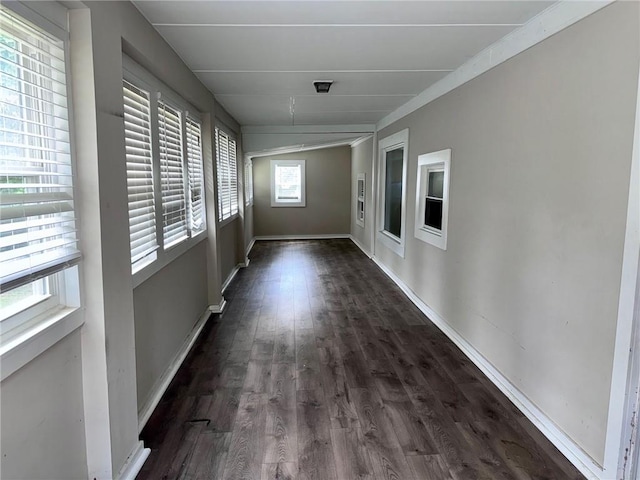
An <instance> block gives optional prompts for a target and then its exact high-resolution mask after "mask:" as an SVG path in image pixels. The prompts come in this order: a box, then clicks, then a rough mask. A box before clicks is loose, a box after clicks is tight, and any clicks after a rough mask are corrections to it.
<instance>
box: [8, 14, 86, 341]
mask: <svg viewBox="0 0 640 480" xmlns="http://www.w3.org/2000/svg"><path fill="white" fill-rule="evenodd" d="M0 25H1V28H0V30H1V31H2V34H0V72H2V80H1V83H0V263H1V265H2V269H1V270H0V292H1V293H0V333H2V334H3V336H4V334H5V333H6V332H7V331H14V330H15V329H16V328H18V327H19V326H21V325H23V324H25V322H27V321H29V320H31V319H34V318H35V316H37V315H40V314H41V313H44V312H46V311H48V310H49V309H51V308H53V307H56V306H57V305H60V304H61V303H62V300H61V294H64V292H63V291H62V289H63V285H62V284H61V283H60V281H61V279H62V278H63V277H64V272H65V271H66V272H71V271H72V272H73V273H74V274H76V275H77V272H76V269H72V268H70V267H71V266H73V265H75V264H76V263H78V262H79V260H80V252H79V251H78V247H77V235H76V217H75V212H74V191H73V165H72V159H71V140H70V131H69V111H68V107H67V83H66V80H67V79H66V73H65V71H66V67H65V44H64V41H63V40H60V39H58V38H56V37H53V36H51V35H50V34H49V33H47V32H45V31H43V30H41V29H40V28H37V27H35V26H33V25H31V24H30V23H29V22H27V21H26V20H24V19H22V18H21V17H19V16H18V15H16V14H14V13H13V12H11V11H10V10H8V9H6V8H4V7H0Z"/></svg>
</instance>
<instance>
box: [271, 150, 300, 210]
mask: <svg viewBox="0 0 640 480" xmlns="http://www.w3.org/2000/svg"><path fill="white" fill-rule="evenodd" d="M306 205H307V200H306V192H305V161H304V160H271V206H272V207H305V206H306Z"/></svg>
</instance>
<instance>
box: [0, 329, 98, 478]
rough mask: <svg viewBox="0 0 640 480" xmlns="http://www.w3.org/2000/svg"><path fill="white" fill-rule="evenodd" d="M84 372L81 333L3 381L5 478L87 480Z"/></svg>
mask: <svg viewBox="0 0 640 480" xmlns="http://www.w3.org/2000/svg"><path fill="white" fill-rule="evenodd" d="M81 369H82V365H81V360H80V332H79V331H78V330H76V331H75V332H74V333H72V334H71V335H69V336H67V337H65V338H64V339H63V340H62V341H60V342H58V343H57V344H55V345H54V346H53V347H51V348H50V349H49V350H47V351H45V352H44V353H43V354H42V355H40V356H38V357H37V358H35V359H34V360H33V361H32V362H30V363H28V364H27V365H26V366H25V367H23V368H22V369H20V370H18V371H17V372H16V373H14V374H13V375H11V376H9V377H8V378H7V379H5V381H3V382H2V389H0V403H1V404H2V409H1V410H0V418H1V422H2V435H1V440H0V441H1V443H2V461H1V462H0V478H4V479H7V480H10V479H20V480H22V479H29V480H80V479H86V478H87V463H86V454H85V446H84V424H83V417H84V415H83V406H82V370H81ZM28 458H30V459H33V460H27V459H28ZM34 460H36V461H34Z"/></svg>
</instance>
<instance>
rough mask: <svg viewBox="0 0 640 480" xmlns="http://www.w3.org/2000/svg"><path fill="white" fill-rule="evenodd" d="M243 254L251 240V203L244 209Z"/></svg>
mask: <svg viewBox="0 0 640 480" xmlns="http://www.w3.org/2000/svg"><path fill="white" fill-rule="evenodd" d="M244 225H245V227H244V253H245V254H246V251H247V249H248V248H249V245H251V241H252V240H253V203H252V204H251V205H247V206H246V207H244Z"/></svg>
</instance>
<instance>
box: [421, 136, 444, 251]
mask: <svg viewBox="0 0 640 480" xmlns="http://www.w3.org/2000/svg"><path fill="white" fill-rule="evenodd" d="M450 168H451V149H450V148H448V149H445V150H440V151H438V152H432V153H425V154H423V155H419V156H418V181H417V185H416V218H415V223H414V229H415V230H414V236H415V237H416V238H417V239H418V240H422V241H423V242H425V243H429V244H431V245H434V246H436V247H438V248H441V249H442V250H446V249H447V226H448V224H449V178H450Z"/></svg>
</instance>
